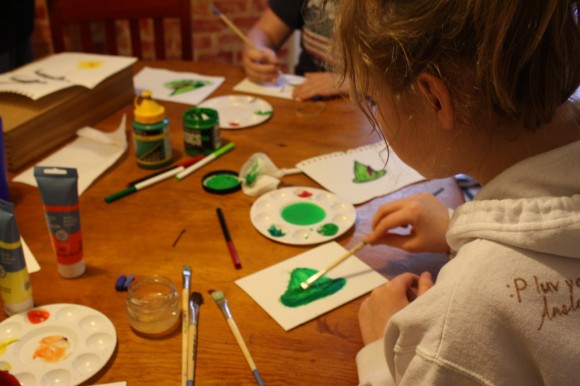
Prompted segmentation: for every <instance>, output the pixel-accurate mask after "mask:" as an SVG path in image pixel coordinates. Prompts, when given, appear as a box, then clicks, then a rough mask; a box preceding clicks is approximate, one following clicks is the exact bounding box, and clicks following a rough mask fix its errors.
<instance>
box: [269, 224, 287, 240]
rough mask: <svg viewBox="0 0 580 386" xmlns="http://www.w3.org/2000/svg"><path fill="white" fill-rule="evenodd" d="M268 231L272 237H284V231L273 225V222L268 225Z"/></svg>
mask: <svg viewBox="0 0 580 386" xmlns="http://www.w3.org/2000/svg"><path fill="white" fill-rule="evenodd" d="M268 233H269V234H270V236H272V237H284V236H286V233H284V231H283V230H282V229H280V228H278V227H276V225H274V224H272V225H271V226H270V228H268Z"/></svg>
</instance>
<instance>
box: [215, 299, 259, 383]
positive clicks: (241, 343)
mask: <svg viewBox="0 0 580 386" xmlns="http://www.w3.org/2000/svg"><path fill="white" fill-rule="evenodd" d="M209 293H210V294H211V296H212V297H213V300H214V301H215V303H216V304H217V305H218V307H219V308H220V309H221V310H222V313H223V314H224V317H225V318H226V321H227V322H228V324H229V326H230V329H231V330H232V333H233V334H234V337H235V338H236V341H237V342H238V345H239V346H240V349H241V350H242V353H243V354H244V356H245V357H246V361H247V362H248V365H250V369H251V370H252V373H253V374H254V377H255V378H256V381H258V385H261V386H263V385H264V381H263V380H262V376H261V375H260V372H259V371H258V369H257V368H256V364H255V363H254V360H253V359H252V356H251V355H250V351H249V350H248V347H247V346H246V342H244V339H243V338H242V334H241V333H240V330H239V328H238V326H237V324H236V322H235V321H234V318H233V317H232V313H231V312H230V309H229V307H228V301H227V299H226V297H225V296H224V293H223V292H222V291H214V290H209Z"/></svg>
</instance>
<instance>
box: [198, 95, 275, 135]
mask: <svg viewBox="0 0 580 386" xmlns="http://www.w3.org/2000/svg"><path fill="white" fill-rule="evenodd" d="M199 107H207V108H210V109H214V110H217V112H218V115H219V120H220V129H226V130H232V129H243V128H246V127H250V126H255V125H258V124H260V123H262V122H265V121H267V120H268V119H270V117H271V116H272V105H270V104H269V103H268V102H266V101H265V100H263V99H260V98H256V97H254V96H249V95H226V96H220V97H217V98H212V99H209V100H207V101H205V102H203V103H202V104H200V105H199Z"/></svg>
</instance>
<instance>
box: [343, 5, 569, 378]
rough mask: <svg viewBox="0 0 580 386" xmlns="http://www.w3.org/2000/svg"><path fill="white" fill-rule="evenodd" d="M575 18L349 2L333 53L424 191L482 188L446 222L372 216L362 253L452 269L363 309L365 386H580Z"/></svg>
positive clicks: (401, 283)
mask: <svg viewBox="0 0 580 386" xmlns="http://www.w3.org/2000/svg"><path fill="white" fill-rule="evenodd" d="M579 10H580V2H579V1H578V0H544V1H538V0H532V1H530V0H510V1H497V0H392V1H388V0H366V1H363V0H343V1H342V4H341V6H340V9H339V10H338V14H337V29H336V30H335V37H336V39H337V41H336V44H335V47H334V48H335V52H336V56H337V58H338V59H337V60H338V61H339V70H340V72H341V73H342V74H343V76H344V77H345V78H346V80H347V81H349V83H350V94H351V98H352V99H353V100H354V102H356V103H357V104H358V105H359V107H361V108H362V109H363V110H364V111H365V112H366V113H367V114H368V116H369V118H370V119H371V120H372V121H373V122H374V123H375V125H377V127H378V126H380V128H381V131H382V133H383V134H384V137H385V139H386V141H387V142H388V143H389V145H390V148H391V149H392V151H395V152H396V153H397V154H398V156H399V157H400V158H401V159H402V160H403V161H404V162H406V163H407V164H409V165H410V166H411V167H413V168H415V169H416V170H417V171H419V172H420V173H421V174H423V175H424V176H426V177H429V178H442V177H447V176H452V175H455V174H458V173H467V174H469V175H471V176H473V177H474V178H475V179H477V180H478V181H479V182H481V183H482V185H483V187H482V189H481V190H480V192H479V193H478V194H477V195H476V197H475V199H474V200H473V201H471V202H468V203H465V204H463V205H462V206H460V207H459V208H457V209H456V210H455V212H454V214H453V216H452V218H451V220H450V221H449V218H448V216H447V209H446V208H444V207H443V205H442V204H440V203H439V202H438V201H437V200H436V199H435V198H434V197H432V196H430V195H428V194H421V195H418V196H414V197H409V198H407V199H405V200H401V201H396V202H392V203H389V204H387V205H385V206H383V207H382V208H380V209H379V210H378V212H377V214H376V216H375V217H374V219H373V223H372V224H373V230H372V232H371V233H370V234H369V235H368V237H367V238H366V240H365V241H367V242H369V243H371V244H377V243H385V244H389V245H392V246H396V247H400V248H403V249H406V250H408V251H415V252H416V251H445V250H449V251H450V252H451V256H452V259H451V260H450V261H449V262H448V263H447V264H446V265H445V266H444V267H443V268H442V270H441V271H440V273H439V275H438V277H437V280H436V283H435V284H433V283H432V281H431V277H430V275H429V274H428V273H423V274H421V275H416V274H414V273H407V274H403V275H401V276H398V277H396V278H394V279H393V280H392V281H390V282H389V283H388V284H386V285H384V286H382V287H379V288H377V289H376V290H374V291H373V292H372V294H371V295H370V297H368V298H367V299H365V301H364V302H363V303H362V305H361V309H360V312H359V322H360V329H361V333H362V338H363V341H364V344H365V347H364V348H363V349H362V350H361V351H360V352H359V354H358V355H357V365H358V370H359V379H360V383H361V384H363V385H367V384H373V385H374V384H381V385H382V384H393V383H395V384H399V385H413V386H417V385H445V386H447V385H526V386H531V385H544V384H545V385H577V384H578V382H579V380H578V379H579V378H578V374H579V372H578V364H577V361H578V358H580V345H579V344H578V342H580V328H579V326H580V106H579V102H580V101H575V100H574V99H573V98H571V96H572V95H573V93H574V91H575V90H576V89H577V88H578V87H579V85H580V27H579V24H578V23H579V17H580V15H579V12H580V11H579ZM367 97H369V98H367ZM370 100H372V101H375V102H376V111H375V110H374V107H373V106H372V105H371V104H370V102H369V101H370ZM407 224H410V225H411V226H412V232H411V234H410V235H409V236H398V235H391V234H388V233H387V231H388V230H389V229H391V228H394V227H397V226H404V225H407Z"/></svg>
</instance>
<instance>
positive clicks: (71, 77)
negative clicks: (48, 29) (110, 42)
mask: <svg viewBox="0 0 580 386" xmlns="http://www.w3.org/2000/svg"><path fill="white" fill-rule="evenodd" d="M136 61H137V58H133V57H123V56H110V55H98V54H84V53H76V52H63V53H60V54H55V55H51V56H48V57H47V58H45V59H41V60H38V61H35V62H33V63H30V64H28V65H26V66H23V67H20V68H17V69H16V70H14V71H11V72H8V73H5V74H0V92H12V93H16V94H21V95H24V96H27V97H28V98H30V99H33V100H38V99H40V98H42V97H43V96H46V95H49V94H52V93H55V92H57V91H59V90H62V89H65V88H68V87H72V86H83V87H86V88H88V89H93V88H94V87H95V86H96V85H98V84H99V83H101V82H102V81H104V80H105V79H107V78H108V77H110V76H111V75H113V74H116V73H118V72H119V71H121V70H123V69H125V68H127V67H129V66H131V64H133V63H134V62H136Z"/></svg>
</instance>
